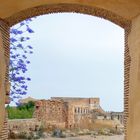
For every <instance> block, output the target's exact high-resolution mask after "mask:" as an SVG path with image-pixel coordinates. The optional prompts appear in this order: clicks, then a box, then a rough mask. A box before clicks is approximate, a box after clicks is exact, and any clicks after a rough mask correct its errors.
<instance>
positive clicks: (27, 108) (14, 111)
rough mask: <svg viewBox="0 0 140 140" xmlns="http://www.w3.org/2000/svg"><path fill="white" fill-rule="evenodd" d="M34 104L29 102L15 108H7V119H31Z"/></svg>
mask: <svg viewBox="0 0 140 140" xmlns="http://www.w3.org/2000/svg"><path fill="white" fill-rule="evenodd" d="M34 106H35V103H34V102H32V101H29V102H28V103H25V104H21V105H19V106H17V107H13V106H9V105H8V106H7V107H6V110H7V112H8V118H9V119H27V118H32V117H33V112H34Z"/></svg>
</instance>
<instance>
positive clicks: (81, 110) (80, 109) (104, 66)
mask: <svg viewBox="0 0 140 140" xmlns="http://www.w3.org/2000/svg"><path fill="white" fill-rule="evenodd" d="M53 39H54V38H53ZM77 52H78V51H77ZM45 58H46V56H45ZM103 68H105V66H104V67H102V69H103ZM103 71H104V70H103ZM78 109H79V108H78ZM75 112H76V111H75ZM79 112H86V111H83V110H81V109H80V111H79ZM70 126H71V125H70Z"/></svg>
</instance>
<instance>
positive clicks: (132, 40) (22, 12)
mask: <svg viewBox="0 0 140 140" xmlns="http://www.w3.org/2000/svg"><path fill="white" fill-rule="evenodd" d="M14 1H15V2H17V7H18V6H19V7H20V6H21V7H20V8H21V9H20V8H15V11H14V10H13V13H12V14H11V15H10V13H8V12H7V13H8V14H7V15H6V14H3V17H2V18H3V19H4V20H2V21H3V22H4V24H5V25H7V24H8V25H9V27H10V26H12V25H14V24H16V23H18V22H20V21H22V20H24V19H26V18H29V17H33V16H37V15H42V14H49V13H58V12H77V13H84V14H89V15H93V16H98V17H101V18H105V19H107V20H109V21H112V22H113V23H115V24H117V25H119V26H121V27H122V28H124V30H125V53H124V54H125V61H124V66H125V68H124V79H125V80H124V103H125V104H124V112H125V120H124V124H125V136H126V137H125V139H127V140H132V139H135V140H139V138H140V133H139V131H140V129H139V128H140V121H138V123H137V120H138V117H139V116H140V112H138V108H136V109H135V107H139V104H140V103H139V99H140V95H138V93H139V91H140V88H139V83H140V82H139V81H140V80H139V79H140V78H139V77H140V72H139V66H140V63H139V61H140V60H139V54H140V51H139V50H140V49H138V46H139V42H140V39H139V35H140V31H138V30H137V29H140V24H139V22H140V17H139V16H138V14H139V13H140V9H139V7H137V2H138V1H137V0H134V1H131V0H129V2H128V3H125V4H124V5H123V4H122V3H119V2H115V0H114V1H113V2H111V1H110V0H108V3H103V2H104V0H100V2H99V3H98V2H97V1H96V2H95V4H94V3H92V2H89V1H88V2H85V1H83V2H79V1H78V0H74V1H72V0H69V1H68V2H67V3H65V1H64V0H58V1H55V0H54V1H52V2H50V1H48V0H45V1H44V2H43V1H41V0H40V2H39V1H38V2H36V3H33V2H29V1H26V2H25V3H21V5H20V4H19V3H18V1H17V0H14ZM47 2H48V3H47ZM133 2H134V3H135V5H134V3H133ZM115 3H116V5H114V4H115ZM15 4H16V3H15ZM121 4H122V5H121ZM95 6H96V7H95ZM115 6H117V7H118V8H119V6H120V7H121V6H124V9H123V8H122V7H121V9H120V11H117V12H116V11H115V10H116V8H115ZM134 7H136V8H135V11H134V12H131V11H128V9H129V8H134ZM125 8H126V9H125ZM105 9H106V10H105ZM131 10H132V9H131ZM123 11H125V13H122V12H123ZM115 13H118V14H115ZM127 13H128V14H127ZM130 13H133V14H130ZM119 15H122V17H121V16H119ZM0 16H1V15H0ZM131 23H132V28H131ZM1 27H2V28H1V32H2V34H4V37H3V38H2V40H3V42H8V43H5V44H4V50H5V52H6V53H5V54H7V55H6V56H5V59H6V60H7V61H6V66H7V68H8V63H7V62H8V60H9V48H8V45H9V40H8V38H9V36H8V30H7V28H6V27H5V26H4V25H1ZM132 46H133V47H132ZM130 56H131V57H130ZM130 61H131V65H130ZM134 68H136V69H134ZM135 73H136V74H135ZM5 74H6V75H7V74H8V69H7V71H6V72H5ZM6 79H8V75H7V76H6ZM2 81H3V80H2ZM134 83H135V85H134ZM5 86H7V84H5ZM3 94H4V93H3ZM130 97H131V98H130ZM135 101H136V102H135Z"/></svg>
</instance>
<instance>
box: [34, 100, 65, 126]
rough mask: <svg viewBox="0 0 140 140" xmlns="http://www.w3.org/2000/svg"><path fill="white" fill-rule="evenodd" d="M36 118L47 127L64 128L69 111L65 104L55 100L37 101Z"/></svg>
mask: <svg viewBox="0 0 140 140" xmlns="http://www.w3.org/2000/svg"><path fill="white" fill-rule="evenodd" d="M35 106H36V109H35V112H34V117H35V118H37V119H38V120H39V121H42V124H44V126H45V127H47V126H49V125H54V126H55V127H64V128H65V122H66V116H67V115H66V114H67V112H66V111H67V109H66V105H65V103H64V102H61V101H55V100H39V101H36V105H35Z"/></svg>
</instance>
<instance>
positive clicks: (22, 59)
mask: <svg viewBox="0 0 140 140" xmlns="http://www.w3.org/2000/svg"><path fill="white" fill-rule="evenodd" d="M32 20H33V19H31V18H30V19H26V20H24V21H22V22H20V23H19V24H17V25H15V26H13V27H12V28H11V29H10V63H9V79H10V82H11V89H10V98H11V101H13V102H15V103H16V104H18V100H19V98H21V97H22V96H23V95H26V94H27V89H28V86H27V81H30V80H31V78H30V77H28V76H26V72H27V70H28V65H29V64H30V61H29V60H28V56H29V55H30V54H32V53H33V51H32V49H33V47H32V46H31V45H29V44H28V40H30V37H29V34H31V33H34V31H33V30H32V29H31V28H30V26H29V25H30V22H32Z"/></svg>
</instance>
